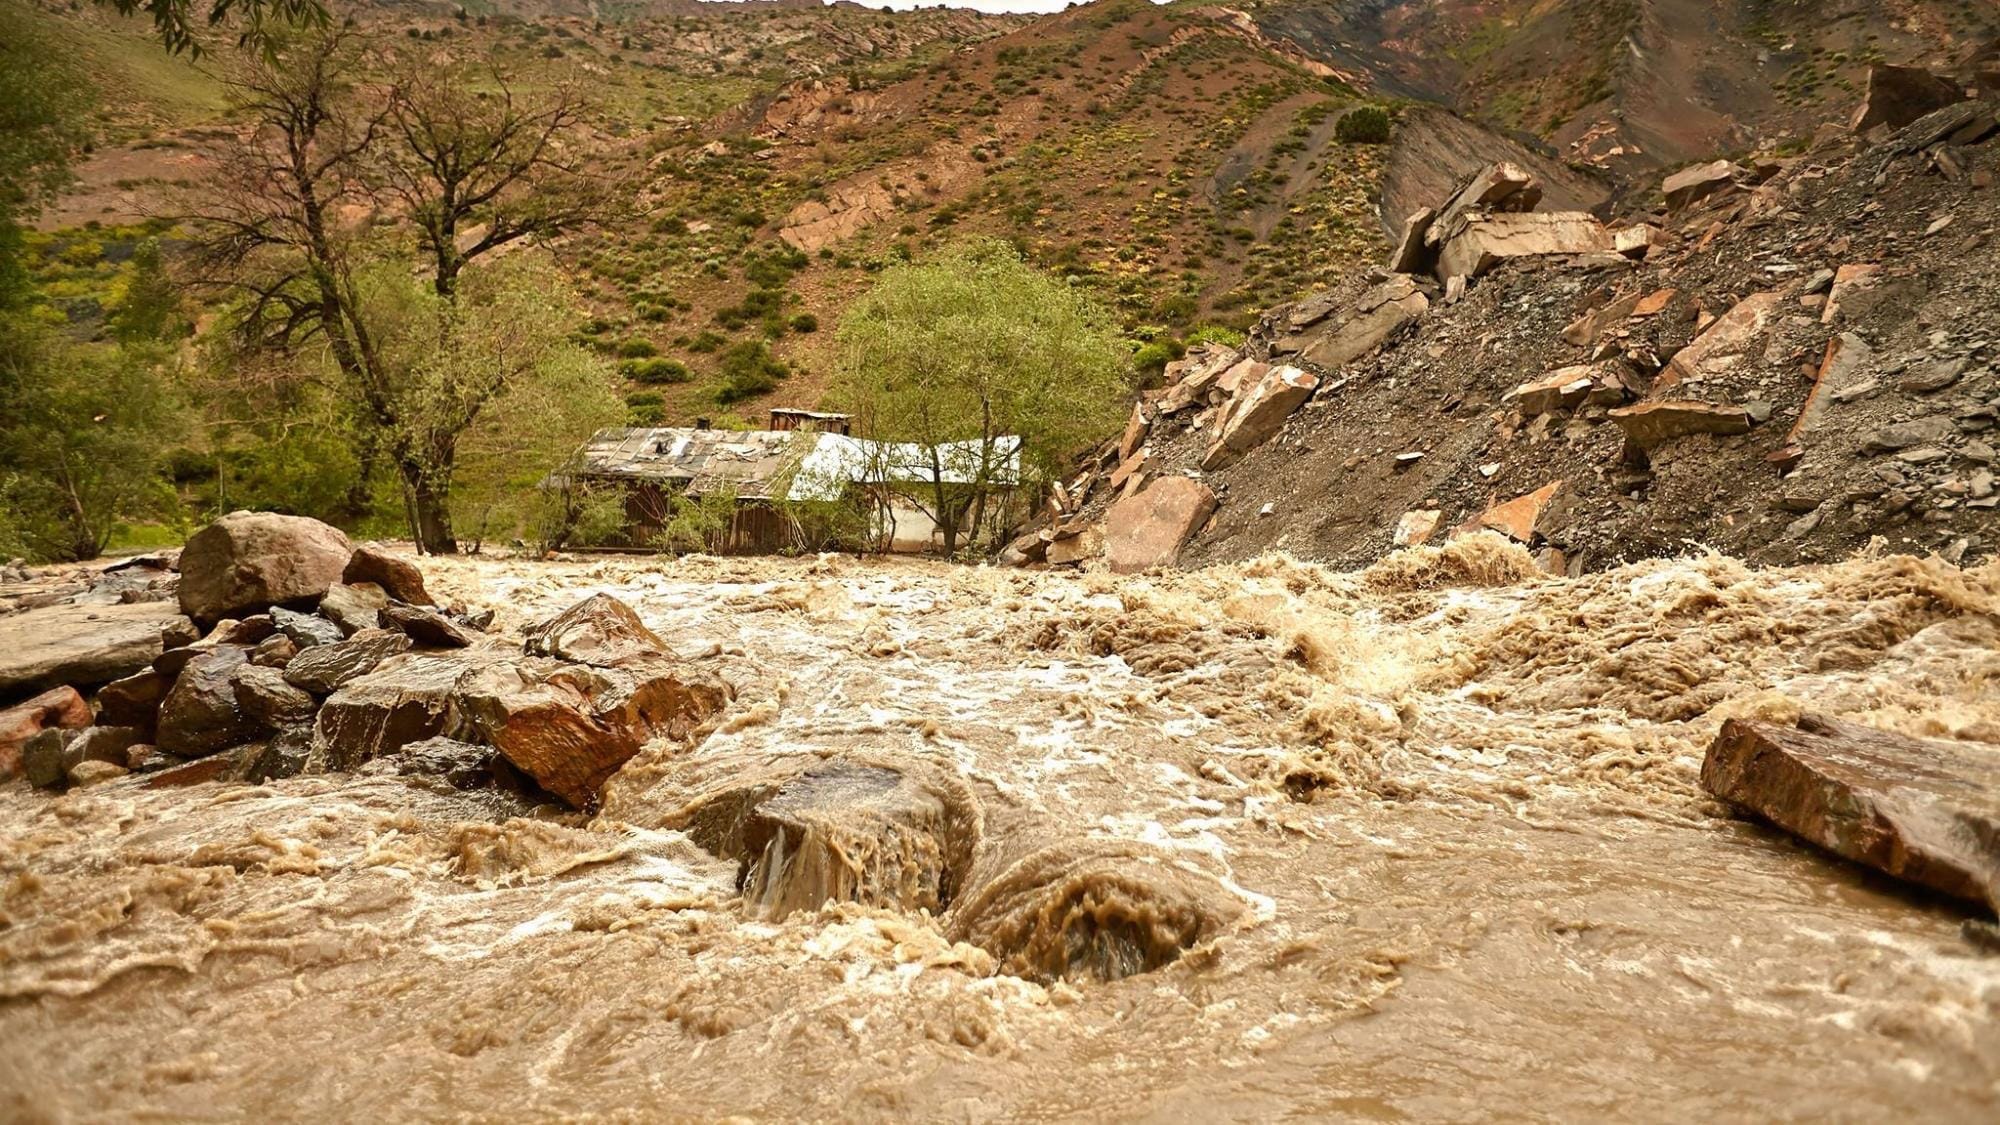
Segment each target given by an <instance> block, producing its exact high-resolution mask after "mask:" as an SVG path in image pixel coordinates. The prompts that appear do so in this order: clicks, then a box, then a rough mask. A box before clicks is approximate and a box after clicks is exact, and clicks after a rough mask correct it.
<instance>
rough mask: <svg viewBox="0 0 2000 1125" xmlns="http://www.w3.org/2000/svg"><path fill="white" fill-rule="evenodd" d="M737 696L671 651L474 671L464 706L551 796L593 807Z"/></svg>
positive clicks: (474, 729) (464, 690) (472, 726)
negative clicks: (639, 759)
mask: <svg viewBox="0 0 2000 1125" xmlns="http://www.w3.org/2000/svg"><path fill="white" fill-rule="evenodd" d="M732 695H733V693H732V692H731V691H730V689H729V686H728V685H727V684H725V683H723V682H722V681H721V680H719V679H717V678H716V677H715V676H713V675H710V674H709V673H707V672H704V671H701V670H699V669H696V668H693V667H692V666H690V665H688V664H686V663H684V662H682V661H678V660H675V659H673V658H671V657H652V658H648V659H634V660H629V661H627V662H626V663H624V664H622V665H621V666H619V667H617V668H593V667H589V666H586V665H579V664H567V663H564V662H562V661H558V660H551V659H548V658H545V657H532V656H531V657H520V658H515V659H510V660H507V661H504V662H500V663H495V664H492V665H489V666H487V667H485V668H482V669H479V670H477V671H475V672H472V673H471V674H469V675H468V676H467V677H466V679H465V681H464V683H463V684H462V686H461V689H460V693H459V706H460V707H461V708H462V714H463V716H464V720H465V728H466V729H467V730H468V731H469V732H471V733H472V734H473V735H474V736H475V737H476V738H477V739H478V741H480V742H483V743H485V744H487V745H490V746H493V747H494V748H496V749H498V750H499V751H500V754H501V756H503V757H505V758H506V759H507V760H508V761H509V762H511V763H512V764H513V765H514V766H515V767H517V768H518V769H520V770H521V772H523V773H525V774H527V775H528V776H529V777H532V778H534V779H535V783H536V784H538V785H540V786H541V787H542V788H544V789H546V790H548V791H549V792H550V793H553V794H555V795H556V796H558V797H561V798H562V799H563V800H564V801H567V802H568V803H569V804H571V805H572V806H574V807H576V808H579V809H589V808H594V807H595V806H596V804H597V799H598V790H599V789H600V788H601V787H602V786H603V785H604V782H605V781H606V780H608V779H609V778H610V777H611V775H612V774H614V773H617V772H618V770H619V769H620V768H621V767H623V766H624V764H625V763H626V762H627V761H628V760H630V759H631V757H632V755H634V754H636V753H638V752H639V749H640V748H641V747H642V746H644V745H645V744H646V743H647V742H649V741H651V740H653V739H655V738H670V739H679V738H685V737H687V736H688V735H689V734H690V733H692V732H693V731H694V730H695V728H697V727H699V726H700V725H701V724H702V723H704V722H706V721H707V720H708V719H709V718H710V717H711V716H713V715H715V714H716V713H717V712H719V711H721V710H722V708H723V707H724V706H726V705H727V704H728V702H729V700H730V699H731V697H732ZM411 741H415V740H411Z"/></svg>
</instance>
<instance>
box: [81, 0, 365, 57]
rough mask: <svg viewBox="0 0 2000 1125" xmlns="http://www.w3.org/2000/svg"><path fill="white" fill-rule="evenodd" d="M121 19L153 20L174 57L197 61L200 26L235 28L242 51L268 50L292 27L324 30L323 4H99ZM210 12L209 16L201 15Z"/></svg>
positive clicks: (241, 0)
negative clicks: (139, 15)
mask: <svg viewBox="0 0 2000 1125" xmlns="http://www.w3.org/2000/svg"><path fill="white" fill-rule="evenodd" d="M98 2H99V3H100V4H106V5H108V6H109V7H111V8H112V9H113V10H114V11H117V12H118V13H120V14H122V15H128V16H129V15H132V14H134V13H137V12H144V13H145V14H146V15H148V16H150V17H151V18H152V20H153V30H154V33H155V34H157V35H158V36H159V37H160V42H161V43H163V44H165V45H166V48H167V50H169V51H172V52H173V53H174V54H177V55H178V54H180V53H182V52H186V53H187V54H189V55H194V56H199V55H200V54H201V53H202V49H201V42H200V40H198V39H196V38H195V34H196V27H197V26H198V24H201V23H206V24H207V25H208V26H210V27H220V26H223V25H225V24H234V25H235V27H236V29H237V31H236V43H237V45H238V46H239V47H247V48H254V49H257V50H266V51H267V50H270V49H271V47H272V45H273V43H274V42H275V41H276V39H277V38H278V37H279V35H281V34H282V33H283V31H284V30H285V28H287V27H288V26H308V27H325V26H326V24H327V13H326V4H325V3H324V2H323V0H206V3H205V4H204V2H203V0H98ZM204 7H205V8H206V10H207V12H206V16H205V17H204V15H203V9H204Z"/></svg>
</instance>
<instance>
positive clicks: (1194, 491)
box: [1104, 476, 1215, 574]
mask: <svg viewBox="0 0 2000 1125" xmlns="http://www.w3.org/2000/svg"><path fill="white" fill-rule="evenodd" d="M1214 511H1215V493H1214V492H1212V491H1210V490H1209V487H1208V486H1207V485H1205V484H1203V483H1201V482H1200V481H1197V480H1190V479H1188V478H1187V477H1182V476H1171V477H1162V478H1160V479H1159V480H1156V481H1154V482H1153V483H1152V484H1149V485H1147V486H1146V487H1145V488H1144V489H1142V490H1140V491H1139V493H1138V494H1137V495H1134V496H1128V497H1126V498H1125V499H1123V500H1120V501H1118V502H1117V503H1116V504H1113V505H1111V507H1110V509H1109V510H1108V511H1106V512H1105V513H1104V553H1105V557H1106V559H1107V560H1108V561H1109V562H1110V564H1111V569H1112V570H1113V571H1116V572H1117V573H1119V574H1131V573H1134V572H1136V571H1141V570H1150V569H1152V568H1154V567H1160V566H1172V565H1173V564H1174V560H1175V559H1177V558H1179V557H1180V551H1181V545H1182V544H1183V543H1186V542H1187V540H1188V537H1189V536H1191V535H1193V534H1194V533H1195V532H1196V531H1197V530H1198V529H1200V527H1201V525H1202V523H1203V521H1205V520H1207V519H1208V517H1209V515H1210V513H1212V512H1214Z"/></svg>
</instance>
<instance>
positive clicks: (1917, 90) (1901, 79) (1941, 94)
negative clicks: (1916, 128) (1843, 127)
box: [1848, 63, 1965, 133]
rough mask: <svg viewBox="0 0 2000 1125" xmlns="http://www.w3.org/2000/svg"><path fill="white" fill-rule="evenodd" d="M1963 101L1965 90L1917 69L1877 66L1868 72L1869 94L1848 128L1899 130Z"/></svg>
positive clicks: (1856, 130) (1865, 96)
mask: <svg viewBox="0 0 2000 1125" xmlns="http://www.w3.org/2000/svg"><path fill="white" fill-rule="evenodd" d="M1964 100H1965V87H1963V86H1960V85H1959V84H1958V83H1956V82H1953V81H1951V80H1950V79H1948V78H1943V77H1940V76H1939V75H1936V74H1932V73H1931V72H1930V71H1928V70H1925V69H1923V68H1922V67H1916V66H1890V65H1887V64H1885V63H1876V64H1875V65H1873V66H1871V67H1869V68H1868V91H1867V93H1866V94H1864V95H1863V96H1862V99H1861V104H1860V105H1859V106H1858V107H1856V108H1855V110H1854V118H1853V120H1852V121H1850V122H1849V123H1848V127H1849V128H1851V129H1853V130H1854V131H1855V132H1857V133H1865V132H1867V131H1868V130H1870V129H1873V128H1874V127H1875V126H1877V125H1886V126H1888V127H1889V128H1891V129H1901V128H1902V127H1903V126H1905V125H1909V124H1912V123H1913V122H1915V121H1916V120H1917V119H1918V118H1920V117H1923V116H1925V115H1926V114H1929V113H1932V112H1934V111H1936V110H1940V109H1943V108H1944V107H1945V106H1948V105H1953V104H1955V103H1957V102H1962V101H1964Z"/></svg>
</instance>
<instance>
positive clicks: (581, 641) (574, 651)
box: [524, 594, 667, 666]
mask: <svg viewBox="0 0 2000 1125" xmlns="http://www.w3.org/2000/svg"><path fill="white" fill-rule="evenodd" d="M524 647H525V648H526V650H527V652H528V653H529V655H531V656H553V657H556V658H558V659H561V660H573V661H576V662H577V663H579V664H597V665H604V666H610V665H614V664H619V663H621V662H623V661H626V660H630V659H632V658H634V657H642V656H657V655H659V654H661V653H664V652H665V651H666V650H667V646H666V643H665V642H664V641H662V640H660V638H659V636H658V635H657V634H655V633H654V632H653V631H652V630H651V629H648V628H647V627H646V623H645V622H644V621H642V620H640V619H639V614H638V613H637V612H636V611H634V610H633V609H632V607H631V606H629V605H626V604H625V603H624V602H621V601H619V600H618V599H617V598H614V597H612V596H611V595H610V594H593V595H591V596H590V597H588V598H585V599H583V600H582V601H580V602H578V603H576V604H575V605H573V606H571V607H569V608H568V609H566V610H563V611H562V612H561V613H559V614H556V615H555V616H554V617H551V618H550V619H548V620H547V621H544V622H542V623H541V624H539V625H537V626H535V627H534V628H532V629H530V630H528V639H527V643H526V645H525V646H524Z"/></svg>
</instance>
